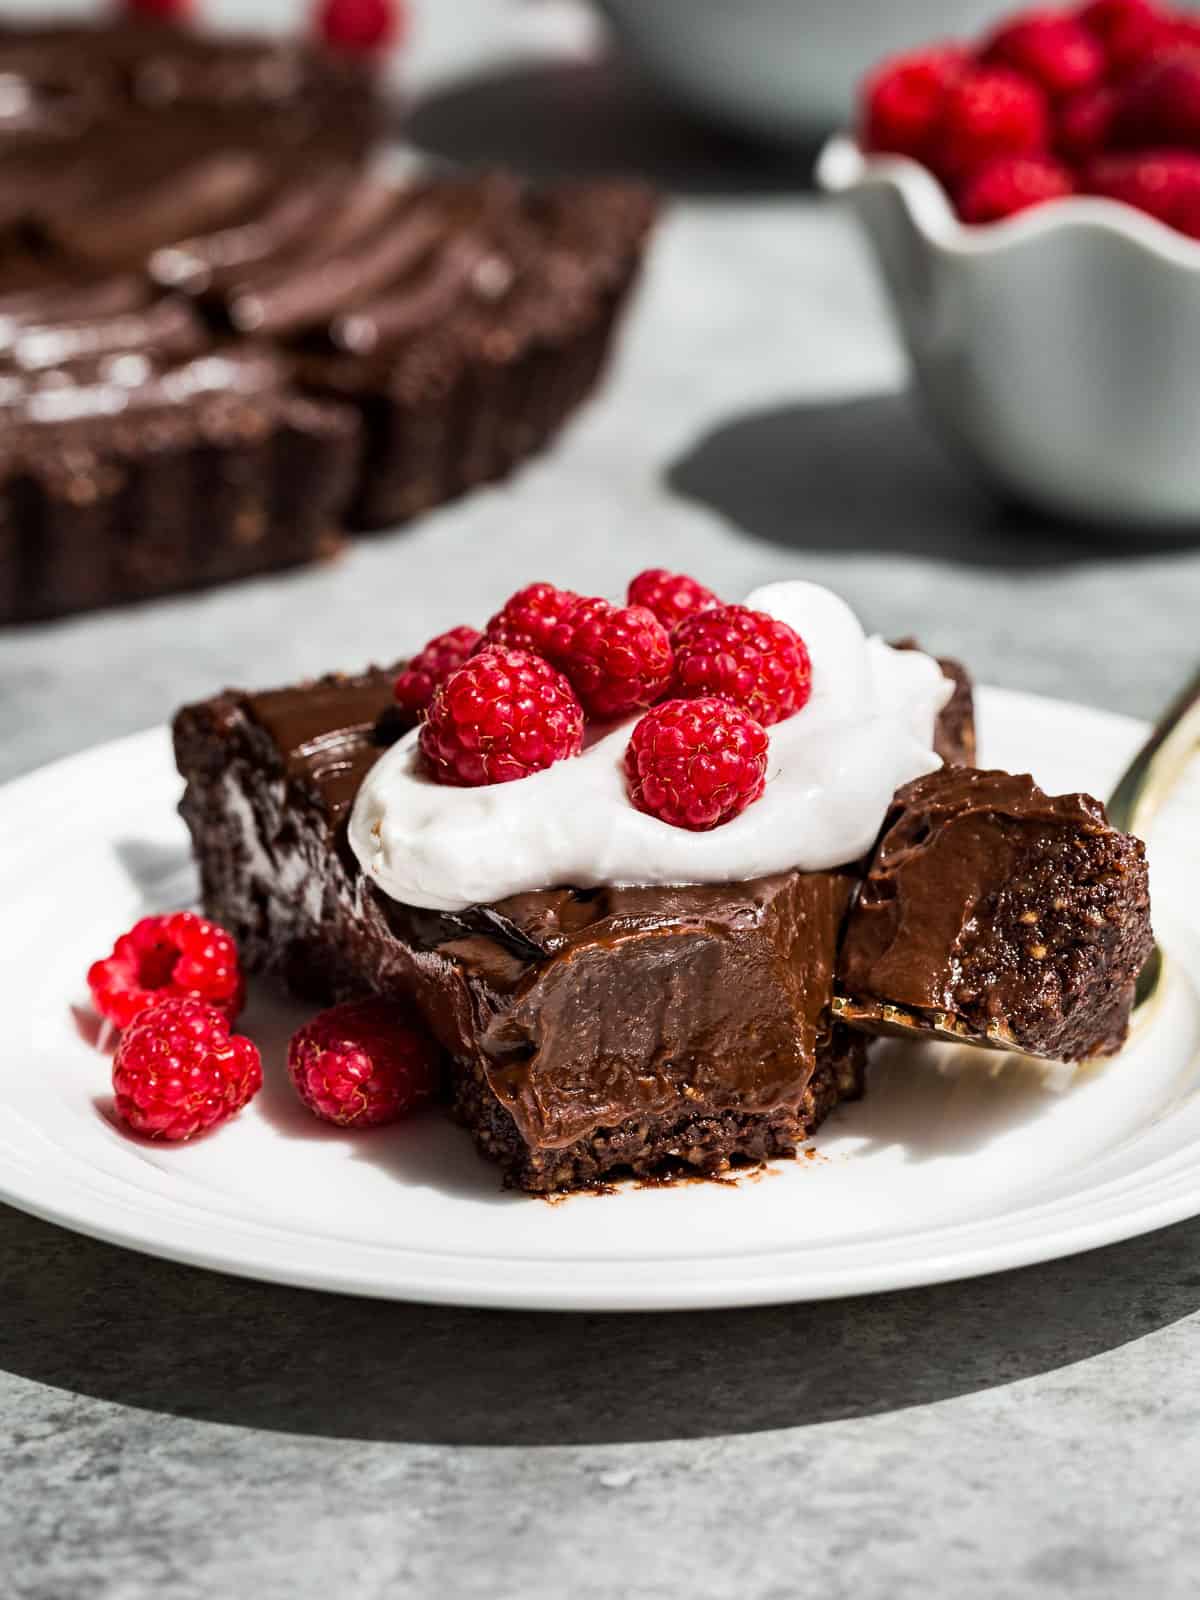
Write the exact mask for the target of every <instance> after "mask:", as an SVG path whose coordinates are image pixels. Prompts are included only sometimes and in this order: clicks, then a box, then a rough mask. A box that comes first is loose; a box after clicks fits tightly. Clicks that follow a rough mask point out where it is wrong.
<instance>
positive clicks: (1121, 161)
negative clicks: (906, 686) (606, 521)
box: [818, 0, 1200, 535]
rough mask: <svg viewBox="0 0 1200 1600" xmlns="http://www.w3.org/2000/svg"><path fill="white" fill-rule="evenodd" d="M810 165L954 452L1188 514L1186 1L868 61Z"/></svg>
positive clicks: (1058, 502)
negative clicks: (876, 282)
mask: <svg viewBox="0 0 1200 1600" xmlns="http://www.w3.org/2000/svg"><path fill="white" fill-rule="evenodd" d="M818 179H819V181H820V183H821V185H822V186H823V187H824V188H825V189H826V191H827V192H830V193H835V194H842V195H845V196H847V197H848V198H849V199H850V201H851V202H852V203H853V205H854V207H855V209H856V211H857V213H858V215H859V217H860V219H861V221H862V223H863V224H864V226H865V228H866V232H867V235H868V237H869V239H870V241H871V244H872V245H873V247H874V251H875V254H876V257H877V259H878V262H879V265H880V268H881V270H882V274H883V277H884V279H885V282H886V284H887V288H888V290H889V293H890V297H891V300H892V303H893V306H894V308H895V312H896V316H897V320H898V322H899V326H900V330H901V333H902V336H903V339H904V342H905V344H906V346H907V349H908V353H909V356H910V359H911V362H912V367H913V373H914V378H915V383H916V387H917V389H918V391H919V393H920V395H921V397H922V398H923V400H924V402H925V403H926V406H927V409H928V410H929V411H930V412H931V413H932V415H933V417H934V419H935V420H936V422H937V423H938V425H939V426H940V429H941V431H942V433H943V435H944V436H945V437H946V439H947V441H948V442H949V444H950V445H951V447H952V448H953V449H954V450H955V451H956V453H958V454H959V455H960V456H961V457H962V458H964V459H965V460H966V461H967V462H969V463H970V464H971V465H972V466H973V467H974V468H975V469H976V470H977V471H978V472H979V473H981V474H982V475H983V476H984V477H985V478H986V479H987V480H988V481H989V482H990V483H991V484H992V485H993V486H994V487H995V488H997V489H998V490H999V491H1001V492H1002V493H1004V494H1005V495H1007V496H1009V497H1011V498H1016V499H1018V500H1020V501H1024V502H1026V503H1028V504H1031V505H1034V506H1036V507H1038V508H1040V509H1041V510H1043V511H1048V512H1050V513H1051V514H1053V515H1056V516H1060V517H1064V518H1068V519H1070V520H1073V521H1076V522H1082V523H1084V524H1087V525H1089V526H1092V527H1095V528H1114V527H1115V528H1118V529H1120V528H1124V529H1132V528H1137V527H1143V528H1151V529H1154V530H1155V531H1157V532H1161V533H1180V534H1184V535H1187V534H1190V533H1194V532H1196V531H1197V530H1200V405H1197V403H1196V394H1197V384H1198V383H1200V13H1197V12H1187V11H1179V10H1173V9H1168V8H1166V7H1164V6H1161V5H1157V4H1154V3H1153V0H1090V3H1088V4H1084V5H1082V6H1077V7H1074V8H1071V9H1054V10H1049V9H1039V10H1035V11H1023V12H1020V13H1018V14H1016V15H1015V16H1009V17H1006V18H1002V19H1000V20H999V21H997V22H996V23H995V24H994V26H993V27H992V28H991V29H990V30H989V31H988V32H987V33H986V34H985V35H984V36H983V37H982V38H981V39H979V40H977V41H975V42H973V43H969V44H964V43H959V42H956V41H952V42H938V43H934V44H931V45H929V46H927V47H926V48H924V49H920V50H917V51H912V52H909V53H907V54H905V55H902V56H896V57H892V58H890V59H888V60H885V61H884V62H882V63H881V64H880V65H878V66H877V67H876V68H875V69H874V70H873V71H871V72H870V73H869V74H868V75H867V77H866V79H865V80H864V82H863V84H862V88H861V92H860V98H859V114H858V125H857V128H856V130H855V131H854V133H853V134H846V135H840V136H838V137H837V138H835V139H833V140H832V141H831V142H830V143H829V144H828V145H827V146H826V148H825V149H824V151H823V152H822V154H821V157H820V160H819V163H818Z"/></svg>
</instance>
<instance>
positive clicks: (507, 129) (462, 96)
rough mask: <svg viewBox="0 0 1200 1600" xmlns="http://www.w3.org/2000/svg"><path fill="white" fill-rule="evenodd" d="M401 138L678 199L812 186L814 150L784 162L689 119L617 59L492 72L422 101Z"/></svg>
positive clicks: (447, 152)
mask: <svg viewBox="0 0 1200 1600" xmlns="http://www.w3.org/2000/svg"><path fill="white" fill-rule="evenodd" d="M403 131H404V136H405V137H406V138H407V139H408V140H410V141H411V142H412V143H413V144H416V145H417V146H418V147H419V148H421V149H422V150H424V151H426V152H427V153H428V154H430V155H434V156H439V157H441V158H443V159H444V160H447V161H453V162H456V163H464V164H466V165H468V166H494V165H505V166H510V167H514V168H515V169H516V170H517V171H518V172H522V173H525V174H527V175H528V176H530V177H536V178H560V177H594V176H598V175H605V176H607V175H609V174H611V173H613V172H623V173H627V174H632V175H637V176H640V177H643V178H646V179H648V180H649V181H650V182H652V183H654V184H655V185H657V186H658V187H659V188H662V189H664V190H666V191H668V192H671V193H677V194H705V195H722V194H728V195H740V194H754V193H778V192H785V193H786V192H797V191H803V190H809V189H811V187H812V164H813V159H814V157H815V155H816V148H817V146H816V144H815V143H814V146H813V149H812V150H811V151H801V152H799V153H798V154H791V155H783V154H780V153H779V152H777V151H775V150H772V149H764V148H761V147H759V146H757V145H754V144H751V143H749V142H743V141H741V140H739V139H738V138H736V137H735V136H733V135H731V134H725V133H722V132H718V131H714V129H712V128H710V127H707V126H705V125H704V124H702V123H700V122H694V121H692V120H691V119H690V118H689V117H688V116H687V115H686V114H685V113H683V112H681V111H679V110H677V109H676V108H675V107H674V106H673V105H670V104H668V103H667V102H666V101H665V100H663V99H662V98H660V96H659V95H658V94H657V93H656V92H655V91H654V89H652V88H651V87H650V86H649V85H648V84H646V83H645V82H644V81H643V80H642V79H641V78H638V77H636V76H635V75H634V74H633V72H632V71H631V70H630V69H629V68H627V67H625V66H624V65H623V64H622V63H620V62H618V61H616V60H603V61H592V62H582V63H581V62H566V63H563V62H555V63H539V64H536V65H533V66H530V65H522V66H519V67H512V68H507V69H505V70H503V71H498V72H489V73H486V74H482V75H480V76H478V77H475V78H470V79H468V80H467V81H466V82H465V83H464V82H456V83H455V84H454V85H453V86H452V87H449V88H446V89H443V90H441V91H440V92H437V93H434V94H431V95H429V96H427V97H426V98H425V99H423V100H421V101H419V102H418V104H417V105H416V106H415V107H414V109H413V112H412V114H411V116H410V117H409V119H408V121H407V123H406V124H405V127H404V130H403Z"/></svg>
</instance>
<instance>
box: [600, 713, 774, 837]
mask: <svg viewBox="0 0 1200 1600" xmlns="http://www.w3.org/2000/svg"><path fill="white" fill-rule="evenodd" d="M767 750H768V740H767V732H766V729H765V728H764V727H763V726H762V724H761V723H760V722H756V721H755V719H754V718H753V717H752V716H750V715H748V713H747V712H745V711H743V710H742V709H741V707H740V706H735V705H732V704H730V702H729V701H728V700H722V699H719V698H718V697H717V696H716V695H706V696H703V697H702V698H700V699H698V700H667V701H665V702H664V703H663V704H662V705H658V706H654V707H653V708H652V709H651V710H650V711H647V713H646V715H645V716H644V717H643V718H642V719H641V721H640V722H639V723H638V724H637V726H636V727H635V728H634V730H633V734H632V736H631V738H630V740H629V744H628V746H627V747H626V751H625V776H626V778H627V779H628V782H629V795H630V798H631V800H632V801H633V803H634V805H635V806H636V807H637V809H638V810H639V811H645V812H648V813H649V814H650V816H652V817H657V818H658V819H659V821H660V822H667V823H670V825H671V826H672V827H673V828H688V829H690V830H691V831H692V832H693V833H702V832H705V831H707V830H708V829H709V828H717V827H720V825H721V824H722V823H723V822H729V821H731V820H732V818H734V817H736V816H737V815H738V814H739V813H740V812H742V811H744V810H745V809H746V807H747V806H748V805H750V804H752V802H753V801H755V800H757V799H758V798H759V796H760V795H761V794H762V792H763V789H764V787H765V786H766V779H767Z"/></svg>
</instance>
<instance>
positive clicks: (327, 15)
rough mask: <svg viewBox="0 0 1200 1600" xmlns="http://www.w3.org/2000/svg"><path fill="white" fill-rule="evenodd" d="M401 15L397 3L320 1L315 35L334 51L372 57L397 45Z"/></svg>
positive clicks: (382, 0) (389, 0)
mask: <svg viewBox="0 0 1200 1600" xmlns="http://www.w3.org/2000/svg"><path fill="white" fill-rule="evenodd" d="M403 15H404V14H403V10H402V7H401V5H400V3H399V0H321V3H320V5H319V6H318V8H317V32H318V33H319V34H320V36H321V38H322V39H323V40H324V42H325V43H326V44H327V45H329V46H330V47H331V48H332V49H334V50H345V51H347V52H348V53H350V54H352V55H374V54H376V53H377V52H378V51H381V50H386V49H387V48H388V47H389V46H390V45H393V44H395V43H397V41H398V39H399V37H400V32H401V25H402V22H403Z"/></svg>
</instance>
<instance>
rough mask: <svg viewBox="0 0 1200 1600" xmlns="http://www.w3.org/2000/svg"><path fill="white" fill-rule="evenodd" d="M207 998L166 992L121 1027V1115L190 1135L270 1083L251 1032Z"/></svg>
mask: <svg viewBox="0 0 1200 1600" xmlns="http://www.w3.org/2000/svg"><path fill="white" fill-rule="evenodd" d="M229 1027H230V1025H229V1021H228V1019H227V1018H225V1017H223V1016H222V1015H221V1013H220V1012H219V1011H216V1010H214V1009H213V1007H212V1006H210V1005H207V1004H206V1003H205V1002H204V1001H203V1000H191V999H182V1000H160V1001H159V1002H158V1004H157V1005H153V1006H151V1007H150V1008H149V1009H148V1010H146V1011H143V1012H142V1014H141V1016H139V1017H138V1019H137V1021H136V1022H135V1023H134V1024H133V1026H132V1027H131V1028H129V1029H128V1030H127V1032H125V1033H124V1034H122V1035H121V1042H120V1044H119V1045H118V1046H117V1053H116V1055H115V1056H114V1057H113V1073H112V1081H113V1090H114V1092H115V1094H116V1097H117V1115H118V1116H119V1117H120V1118H121V1120H122V1121H123V1122H125V1123H127V1124H128V1125H129V1127H131V1128H132V1129H133V1130H134V1132H135V1133H143V1134H145V1135H146V1136H147V1137H148V1138H151V1139H171V1140H181V1139H190V1138H192V1137H193V1135H194V1134H197V1133H206V1132H207V1131H208V1129H209V1128H214V1127H216V1125H217V1123H218V1122H224V1121H225V1119H226V1118H227V1117H232V1116H233V1115H235V1113H237V1112H238V1111H240V1110H241V1109H242V1107H243V1106H244V1105H246V1104H247V1102H248V1101H250V1100H251V1099H252V1098H253V1097H254V1096H255V1095H256V1094H257V1093H258V1091H259V1089H260V1088H261V1087H262V1061H261V1060H260V1058H259V1054H258V1050H257V1049H256V1048H255V1046H254V1045H253V1044H251V1042H250V1040H249V1039H247V1038H244V1037H243V1036H242V1035H241V1034H239V1033H230V1031H229Z"/></svg>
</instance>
